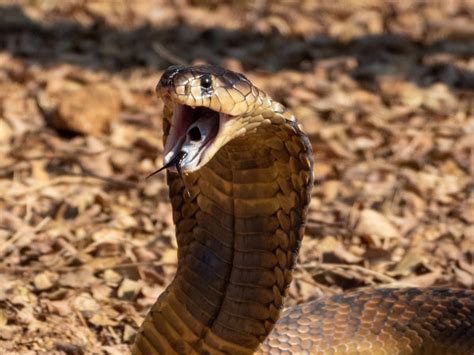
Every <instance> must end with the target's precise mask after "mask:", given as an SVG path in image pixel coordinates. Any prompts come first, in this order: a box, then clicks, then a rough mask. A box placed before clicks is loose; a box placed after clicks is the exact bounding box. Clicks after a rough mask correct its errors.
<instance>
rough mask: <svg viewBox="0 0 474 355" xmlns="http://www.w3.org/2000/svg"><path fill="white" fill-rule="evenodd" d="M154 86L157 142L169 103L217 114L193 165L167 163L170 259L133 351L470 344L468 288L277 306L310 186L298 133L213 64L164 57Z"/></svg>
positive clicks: (442, 349)
mask: <svg viewBox="0 0 474 355" xmlns="http://www.w3.org/2000/svg"><path fill="white" fill-rule="evenodd" d="M204 77H207V79H209V78H211V79H209V80H208V82H207V83H206V85H205V84H203V78H204ZM209 81H210V82H211V84H210V85H211V86H210V87H208V84H209ZM157 92H158V94H159V96H160V97H161V98H162V99H163V100H164V102H165V108H164V120H163V130H164V141H165V143H166V141H167V139H168V138H169V137H171V136H172V134H171V133H170V132H174V131H173V129H175V130H177V129H178V128H176V127H178V126H179V122H178V121H179V119H175V118H173V117H174V116H173V110H175V111H176V112H178V111H177V110H178V108H179V107H181V109H182V106H180V105H188V106H191V107H207V108H210V109H212V110H213V111H215V112H218V113H221V116H219V117H221V118H222V117H223V119H222V120H221V121H219V122H220V123H219V132H218V133H217V136H216V137H215V139H214V141H213V142H211V143H210V145H209V146H208V147H207V148H206V149H207V150H206V154H207V155H205V156H203V158H202V161H201V162H200V163H199V164H198V166H197V167H196V169H195V170H193V171H191V170H189V169H188V171H186V166H187V165H186V164H187V163H186V164H185V163H183V166H182V168H183V173H182V174H181V177H180V175H179V174H177V173H176V172H170V171H168V175H167V176H168V185H169V191H170V199H171V203H172V207H173V218H174V222H175V224H176V236H177V242H178V269H177V273H176V276H175V278H174V280H173V282H172V283H171V284H170V285H169V286H168V288H167V289H166V290H165V291H164V292H163V293H162V294H161V295H160V297H159V298H158V300H157V302H156V303H155V305H154V306H153V307H152V309H151V311H150V312H149V314H148V316H147V317H146V320H145V321H144V323H143V325H142V326H141V328H140V331H139V333H138V334H137V337H136V341H135V344H134V347H133V350H132V351H133V353H134V354H219V353H231V354H234V353H235V354H251V353H254V352H262V353H272V354H273V353H274V354H279V353H287V354H290V353H297V354H300V353H301V354H303V353H306V354H309V353H311V354H470V355H472V354H474V291H472V290H456V289H440V288H427V289H421V288H410V289H375V290H371V291H359V292H351V293H347V294H344V295H338V296H333V297H330V298H326V299H321V300H317V301H314V302H311V303H307V304H303V305H300V306H297V307H294V308H291V309H289V310H287V311H286V312H285V313H283V315H282V317H280V316H281V314H280V312H281V310H282V308H283V305H284V298H285V295H286V291H287V288H288V285H289V284H290V282H291V280H292V270H293V268H294V266H295V263H296V259H297V255H298V249H299V246H300V243H301V240H302V237H303V233H304V224H305V221H306V212H307V208H308V204H309V200H310V193H311V188H312V185H313V177H312V165H313V163H312V159H313V158H312V151H311V146H310V143H309V140H308V138H307V137H306V136H305V135H304V134H303V133H302V131H301V128H300V126H299V125H298V123H297V122H296V120H295V117H294V116H293V115H292V114H290V113H289V112H288V111H287V110H286V109H285V108H284V107H283V106H282V105H281V104H279V103H277V102H275V101H273V100H272V99H271V98H269V97H268V96H267V95H266V94H265V93H264V92H263V91H261V90H259V89H257V88H256V87H255V86H253V85H252V84H251V83H250V81H249V80H248V79H247V78H245V77H244V76H243V75H241V74H238V73H234V72H231V71H228V70H225V69H223V68H220V67H216V66H194V67H171V68H169V69H168V70H167V71H166V72H165V73H164V74H163V76H162V78H161V80H160V82H159V83H158V86H157ZM176 112H175V116H176V115H177V113H176ZM193 112H198V111H193ZM199 112H201V111H199ZM203 112H204V111H203ZM206 112H207V111H206ZM176 117H178V116H176ZM221 118H219V119H221ZM215 119H216V120H217V119H218V118H217V117H215ZM175 121H176V122H175ZM216 122H217V121H216ZM173 125H174V126H173ZM173 127H174V128H173ZM188 132H189V130H188ZM173 139H175V138H173ZM171 143H172V142H171ZM171 143H169V144H168V148H166V146H165V150H166V149H168V150H169V146H170V144H171ZM165 154H166V151H165ZM166 159H167V158H165V160H166Z"/></svg>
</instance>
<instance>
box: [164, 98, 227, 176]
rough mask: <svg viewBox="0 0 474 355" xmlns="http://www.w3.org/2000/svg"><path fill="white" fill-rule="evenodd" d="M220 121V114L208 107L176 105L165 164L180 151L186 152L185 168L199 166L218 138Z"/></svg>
mask: <svg viewBox="0 0 474 355" xmlns="http://www.w3.org/2000/svg"><path fill="white" fill-rule="evenodd" d="M219 120H220V115H219V113H218V112H215V111H212V110H211V109H208V108H206V107H196V108H192V107H190V106H186V105H180V104H175V106H174V113H173V124H172V127H171V129H170V132H169V135H168V139H167V141H166V145H165V152H164V153H165V159H164V162H165V164H166V163H168V162H169V161H171V160H172V159H173V157H175V156H176V154H178V153H179V152H180V151H185V152H186V153H187V154H186V158H184V159H183V161H182V163H183V164H184V167H185V168H186V165H188V164H191V165H192V166H196V165H198V164H199V162H200V160H201V158H202V155H203V152H204V151H205V149H206V148H207V147H208V146H209V145H210V144H211V143H212V142H213V141H214V139H215V137H216V136H217V133H218V131H219V126H220V124H219Z"/></svg>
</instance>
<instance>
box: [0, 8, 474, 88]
mask: <svg viewBox="0 0 474 355" xmlns="http://www.w3.org/2000/svg"><path fill="white" fill-rule="evenodd" d="M0 19H2V21H1V22H0V33H1V35H0V51H5V52H8V53H10V54H11V55H12V56H14V57H17V58H21V59H24V60H25V61H27V63H29V64H38V65H41V66H53V65H57V64H60V63H70V64H74V65H78V66H82V67H87V68H90V69H95V70H106V71H110V72H116V71H124V70H129V69H132V68H136V67H150V68H153V69H159V70H162V69H165V68H166V67H168V66H169V65H171V64H178V63H190V62H193V61H195V60H201V61H205V62H209V63H213V64H221V65H223V64H224V65H225V62H224V63H223V61H225V60H227V59H231V58H235V59H237V60H238V61H239V62H241V63H242V65H243V67H244V69H245V70H265V71H269V72H277V71H280V70H283V69H293V70H305V69H308V68H310V67H311V66H312V63H313V62H315V61H318V60H322V59H327V58H337V57H353V58H355V59H356V63H357V64H356V66H355V68H354V69H353V70H352V73H351V74H352V76H353V77H354V78H355V79H356V80H358V81H359V82H360V83H361V84H363V85H364V86H366V87H368V88H375V87H376V85H374V84H375V79H376V77H377V76H380V75H387V74H392V75H399V76H403V77H405V78H406V79H408V80H411V81H413V82H414V83H416V84H417V85H419V86H427V85H431V84H433V83H435V82H443V83H445V84H447V85H448V86H449V87H451V88H453V89H462V90H469V91H472V90H474V72H473V71H470V70H465V69H463V68H460V67H458V66H456V65H455V64H453V63H452V60H450V56H456V57H457V58H469V57H472V56H474V45H472V46H468V45H465V44H466V43H471V42H473V43H474V39H470V38H467V39H466V38H465V39H464V40H463V41H455V40H450V39H442V40H439V41H437V42H435V43H432V44H423V43H420V42H417V41H415V40H413V39H411V38H409V37H407V36H405V35H400V34H396V33H384V34H380V35H371V36H362V37H359V38H357V39H355V40H352V41H350V42H348V43H342V42H339V41H337V40H335V39H334V38H331V37H328V36H326V35H314V36H312V37H310V38H309V39H303V38H301V37H296V36H284V35H281V34H279V33H273V34H261V33H257V32H253V31H243V30H238V31H230V30H227V29H224V28H220V27H213V28H207V29H201V28H196V27H193V26H191V25H189V24H186V23H182V24H177V25H174V26H170V27H163V28H156V27H152V26H150V25H145V26H142V27H139V28H135V29H132V30H119V29H116V28H112V27H110V26H107V25H105V24H103V23H101V22H100V21H97V22H96V23H95V24H94V25H93V26H90V27H84V26H82V25H81V24H79V23H78V22H74V21H60V22H53V23H43V22H36V21H34V20H32V19H31V18H29V17H28V16H27V15H26V14H25V13H24V11H23V10H22V8H21V7H19V6H1V7H0ZM443 54H444V55H445V58H444V59H443V58H441V59H442V60H437V59H436V57H440V56H441V57H442V56H443ZM438 59H439V58H438Z"/></svg>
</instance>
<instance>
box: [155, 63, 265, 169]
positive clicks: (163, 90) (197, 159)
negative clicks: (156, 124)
mask: <svg viewBox="0 0 474 355" xmlns="http://www.w3.org/2000/svg"><path fill="white" fill-rule="evenodd" d="M156 92H157V94H158V96H160V97H161V98H162V99H163V100H164V101H165V106H168V107H172V112H173V114H172V116H171V117H165V119H167V120H168V121H169V124H170V130H169V134H168V136H167V137H166V138H165V141H166V143H165V152H164V165H165V166H167V167H169V168H170V169H171V170H176V167H177V166H176V164H170V162H174V161H177V159H176V157H177V156H178V155H181V156H183V157H184V158H182V159H179V166H178V168H180V169H181V170H182V171H183V172H185V173H187V172H192V171H195V170H198V169H199V168H201V167H202V166H204V165H205V164H206V163H207V162H208V161H209V160H211V159H212V157H213V156H214V155H215V154H216V153H217V151H219V149H220V148H221V147H223V146H224V145H225V144H226V143H227V142H229V141H230V140H232V139H234V138H237V137H239V136H241V135H243V134H245V132H246V128H245V127H246V124H248V120H246V119H245V118H248V116H249V113H250V112H252V113H253V112H254V111H255V107H256V105H257V104H260V106H261V103H262V100H263V98H264V95H263V94H262V93H261V91H260V90H258V89H257V88H256V87H254V86H253V85H252V84H251V83H250V81H249V80H248V79H247V78H246V77H245V76H244V75H242V74H239V73H235V72H232V71H230V70H226V69H224V68H221V67H217V66H210V65H200V66H191V67H180V66H172V67H170V68H168V69H167V70H166V71H165V72H164V73H163V75H162V77H161V79H160V81H159V83H158V85H157V87H156ZM184 153H185V154H184Z"/></svg>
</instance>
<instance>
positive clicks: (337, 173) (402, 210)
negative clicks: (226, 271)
mask: <svg viewBox="0 0 474 355" xmlns="http://www.w3.org/2000/svg"><path fill="white" fill-rule="evenodd" d="M473 19H474V2H472V1H470V0H465V1H462V0H449V1H444V0H443V1H441V0H440V1H437V0H430V1H408V0H400V1H382V0H380V1H379V0H347V1H342V0H331V1H329V0H319V1H313V0H307V1H289V0H288V1H270V0H268V1H265V0H260V1H227V2H224V1H217V0H215V1H211V0H209V1H197V0H194V1H191V0H189V1H185V0H175V1H172V0H169V1H166V0H150V1H145V0H139V1H127V0H110V1H105V0H103V1H99V0H96V1H91V0H67V1H60V0H23V1H8V0H0V285H1V286H0V349H2V350H0V352H1V353H8V354H36V353H38V354H46V353H47V354H55V353H56V354H92V353H94V354H126V353H128V352H129V346H130V344H131V342H132V341H133V337H134V334H135V332H136V329H137V328H138V326H139V325H140V323H141V322H142V320H143V318H144V316H145V314H146V313H147V310H148V309H149V307H150V306H151V305H152V304H153V302H154V301H155V299H156V297H157V295H158V294H160V293H161V292H162V291H163V289H164V287H166V285H167V283H168V282H170V280H171V278H172V277H173V275H174V272H175V270H176V243H175V240H174V228H173V223H172V218H171V212H170V206H169V203H168V197H167V188H166V186H165V184H164V176H163V175H160V176H158V177H156V178H154V179H150V180H145V177H146V176H147V175H148V174H149V173H150V172H152V171H153V170H154V169H156V168H157V167H159V166H160V164H161V161H162V156H161V154H162V144H161V124H160V119H161V109H162V104H161V102H159V100H157V99H156V98H155V96H154V92H153V90H154V87H155V85H156V83H157V82H158V80H159V77H160V74H161V73H162V72H163V70H164V69H166V68H167V67H168V66H169V65H172V64H183V63H203V62H207V63H213V64H219V65H222V66H225V67H228V68H230V69H233V70H237V71H241V72H244V73H245V74H246V75H247V76H248V77H249V78H250V79H251V80H252V81H253V82H254V83H255V84H256V85H257V86H259V87H261V88H262V89H264V90H265V91H267V92H268V93H269V94H271V95H272V96H273V97H274V98H275V99H277V100H279V101H281V102H282V103H283V104H285V105H287V106H288V107H289V108H290V109H291V110H292V111H293V112H294V113H295V114H296V116H297V117H298V118H299V120H300V121H301V122H302V124H303V126H304V127H305V129H306V131H307V133H308V134H309V135H310V138H311V142H312V144H313V149H314V152H315V158H316V165H315V175H316V184H315V188H314V190H313V196H312V202H311V208H310V213H309V221H308V226H307V232H306V237H305V240H304V242H303V246H302V250H301V256H300V262H299V265H298V267H297V269H296V278H295V279H296V281H295V282H294V283H293V284H292V286H291V288H290V290H289V294H290V298H289V300H288V302H287V304H288V305H292V304H295V303H299V302H304V301H307V300H310V299H315V298H318V297H321V296H322V295H330V294H334V293H338V292H343V291H344V290H348V289H353V288H361V287H375V286H381V285H392V286H395V285H399V286H407V285H415V286H429V285H450V286H456V287H463V288H473V287H474V281H473V278H474V276H473V275H474V265H473V258H474V179H473V177H474V95H473V94H474V21H473Z"/></svg>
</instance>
